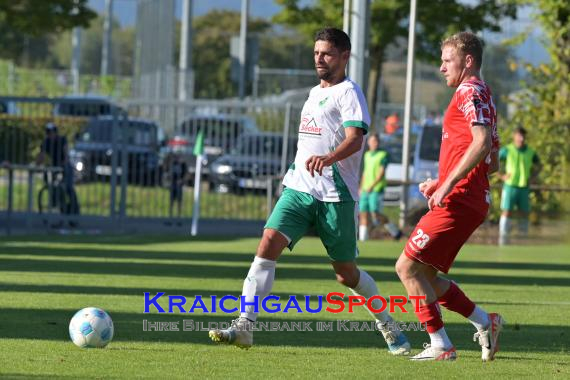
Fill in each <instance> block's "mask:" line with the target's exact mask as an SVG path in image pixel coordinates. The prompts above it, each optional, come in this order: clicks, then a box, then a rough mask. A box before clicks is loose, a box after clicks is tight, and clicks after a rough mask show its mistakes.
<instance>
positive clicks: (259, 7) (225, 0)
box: [89, 0, 548, 64]
mask: <svg viewBox="0 0 570 380" xmlns="http://www.w3.org/2000/svg"><path fill="white" fill-rule="evenodd" d="M137 1H138V0H113V14H114V17H116V18H117V19H118V20H119V22H120V23H121V25H123V26H133V25H134V24H135V21H136V3H137ZM463 1H464V2H466V3H472V2H474V1H475V0H463ZM191 2H192V3H193V12H194V14H193V16H194V17H196V16H201V15H203V14H206V13H208V12H210V11H211V10H213V9H226V10H234V11H240V10H241V0H191ZM313 2H314V0H301V5H302V6H303V5H308V4H311V3H313ZM89 6H90V7H91V8H92V9H94V10H95V11H97V12H98V13H103V12H104V9H105V0H89ZM280 9H281V7H280V6H279V5H277V4H275V2H274V1H273V0H250V2H249V12H250V16H251V17H259V18H266V19H268V18H271V17H272V16H273V15H274V14H276V13H278V12H279V10H280ZM531 12H532V10H531V9H529V8H528V7H527V8H526V9H522V10H521V11H519V19H518V20H517V21H514V22H513V21H510V20H506V21H505V23H504V27H505V30H504V32H502V33H500V34H488V33H485V39H487V38H488V37H489V39H490V40H491V41H493V42H498V41H500V40H502V39H504V38H511V37H513V36H514V34H515V33H519V32H521V31H522V30H523V29H525V28H528V27H529V25H530V26H532V19H531ZM181 13H182V0H176V17H177V18H180V14H181ZM539 39H540V30H534V31H533V32H532V33H531V38H529V39H527V41H525V43H523V44H521V45H519V46H517V47H516V49H515V51H516V54H517V56H519V57H520V58H522V59H524V60H526V61H528V62H530V63H533V64H537V63H540V62H545V61H547V60H548V55H547V53H546V51H545V50H544V48H543V47H542V46H541V45H540V43H539Z"/></svg>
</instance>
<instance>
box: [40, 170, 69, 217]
mask: <svg viewBox="0 0 570 380" xmlns="http://www.w3.org/2000/svg"><path fill="white" fill-rule="evenodd" d="M60 174H61V175H60ZM62 176H63V174H62V171H61V170H57V169H51V170H50V169H46V171H45V172H44V182H45V184H44V186H43V187H42V188H41V189H40V191H39V193H38V211H39V213H40V214H56V213H59V214H69V213H70V210H71V199H70V197H69V195H68V193H67V190H66V188H65V186H64V184H63V181H62Z"/></svg>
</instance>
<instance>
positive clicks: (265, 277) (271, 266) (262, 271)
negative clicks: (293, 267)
mask: <svg viewBox="0 0 570 380" xmlns="http://www.w3.org/2000/svg"><path fill="white" fill-rule="evenodd" d="M275 264H276V262H275V261H273V260H267V259H262V258H261V257H257V256H256V257H255V259H253V263H252V264H251V267H250V268H249V272H248V273H247V277H246V279H245V280H244V282H243V291H242V296H245V299H246V302H254V296H259V305H260V307H261V301H262V300H263V298H265V297H267V296H268V295H269V293H270V292H271V288H272V287H273V280H274V279H275ZM257 314H259V313H258V312H257V313H256V312H255V311H254V307H253V306H246V307H245V313H241V314H240V316H241V317H243V318H247V319H249V320H251V321H254V322H255V320H256V319H257Z"/></svg>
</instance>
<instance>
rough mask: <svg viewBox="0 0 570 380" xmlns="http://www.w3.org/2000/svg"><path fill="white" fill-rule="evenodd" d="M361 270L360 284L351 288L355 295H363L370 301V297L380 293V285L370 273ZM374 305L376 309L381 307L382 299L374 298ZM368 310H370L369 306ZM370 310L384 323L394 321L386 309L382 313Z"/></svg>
mask: <svg viewBox="0 0 570 380" xmlns="http://www.w3.org/2000/svg"><path fill="white" fill-rule="evenodd" d="M359 270H360V280H359V281H358V285H356V287H355V288H354V289H350V290H351V291H352V293H353V294H354V295H357V296H363V297H364V298H366V301H367V302H368V299H369V298H370V297H372V296H376V295H378V287H377V286H376V283H375V282H374V279H373V278H372V277H370V275H369V274H368V273H366V272H365V271H363V270H362V269H359ZM372 307H373V308H374V309H380V308H381V307H382V301H380V300H379V299H374V300H373V301H372ZM366 310H368V308H367V307H366ZM368 312H369V313H370V315H372V316H373V317H374V318H375V319H378V320H379V321H380V322H382V323H386V322H390V321H392V317H391V316H390V314H389V313H388V312H387V311H386V310H384V311H383V312H381V313H373V312H371V311H370V310H368Z"/></svg>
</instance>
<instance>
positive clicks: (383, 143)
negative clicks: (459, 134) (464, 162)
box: [380, 125, 441, 210]
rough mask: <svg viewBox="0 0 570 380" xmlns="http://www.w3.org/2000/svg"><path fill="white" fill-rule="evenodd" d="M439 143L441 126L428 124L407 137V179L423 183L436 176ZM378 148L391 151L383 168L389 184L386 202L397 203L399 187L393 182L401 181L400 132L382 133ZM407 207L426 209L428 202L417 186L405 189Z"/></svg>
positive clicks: (401, 145)
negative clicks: (388, 160) (408, 157)
mask: <svg viewBox="0 0 570 380" xmlns="http://www.w3.org/2000/svg"><path fill="white" fill-rule="evenodd" d="M440 145H441V126H435V125H429V126H427V125H426V126H424V127H423V128H420V129H419V132H418V133H417V134H412V135H411V139H410V164H409V179H410V181H413V182H417V183H419V182H422V181H425V180H426V179H427V178H437V173H438V169H439V148H440ZM380 147H381V149H384V150H387V151H388V153H389V154H390V163H389V164H388V167H387V168H386V179H387V181H388V186H387V187H386V191H385V194H384V201H385V203H386V204H398V203H399V202H400V198H401V194H402V186H401V185H398V184H395V182H397V181H401V180H402V171H403V166H402V149H403V142H402V136H401V135H389V136H385V135H382V136H381V137H380ZM408 199H409V201H410V203H409V205H410V209H411V210H414V209H416V210H417V209H421V210H423V209H425V208H427V201H426V199H425V198H424V196H423V195H422V194H421V193H420V191H419V189H418V186H417V185H410V186H409V188H408Z"/></svg>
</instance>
